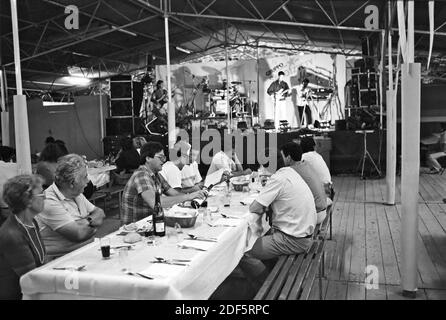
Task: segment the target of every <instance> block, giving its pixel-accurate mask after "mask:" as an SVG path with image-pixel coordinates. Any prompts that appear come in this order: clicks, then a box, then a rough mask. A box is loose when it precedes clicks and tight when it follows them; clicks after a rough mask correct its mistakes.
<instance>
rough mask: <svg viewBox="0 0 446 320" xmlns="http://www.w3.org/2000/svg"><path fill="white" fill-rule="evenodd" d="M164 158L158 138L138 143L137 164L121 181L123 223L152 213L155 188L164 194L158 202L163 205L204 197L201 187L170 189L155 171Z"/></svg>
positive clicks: (158, 170)
mask: <svg viewBox="0 0 446 320" xmlns="http://www.w3.org/2000/svg"><path fill="white" fill-rule="evenodd" d="M165 161H166V156H165V155H164V148H163V146H162V145H161V144H160V143H159V142H148V143H146V144H145V145H143V146H142V148H141V166H140V167H139V168H138V169H137V170H136V171H135V172H134V173H133V175H132V177H131V178H130V180H129V181H128V182H127V184H126V185H125V187H124V191H123V195H122V210H121V222H122V223H123V224H128V223H132V222H136V221H138V220H141V219H143V218H145V217H147V216H149V215H150V214H152V213H153V208H154V206H155V193H156V191H157V190H159V191H161V193H162V194H163V195H164V196H162V197H161V206H162V207H164V208H168V207H171V206H173V205H175V204H178V203H181V202H184V201H188V200H192V199H196V198H201V199H204V197H205V193H204V191H195V192H192V193H188V194H184V193H181V192H179V191H177V190H175V189H173V188H172V187H171V186H170V185H169V184H168V183H167V182H166V180H165V179H164V178H163V177H162V176H161V175H160V174H159V172H160V171H161V170H162V166H163V163H164V162H165ZM180 179H181V178H180Z"/></svg>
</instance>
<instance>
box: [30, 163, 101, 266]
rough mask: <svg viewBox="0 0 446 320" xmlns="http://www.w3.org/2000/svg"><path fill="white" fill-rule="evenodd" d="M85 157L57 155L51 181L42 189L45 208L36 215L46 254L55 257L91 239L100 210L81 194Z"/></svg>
mask: <svg viewBox="0 0 446 320" xmlns="http://www.w3.org/2000/svg"><path fill="white" fill-rule="evenodd" d="M88 181H89V179H88V175H87V166H86V163H85V160H84V159H83V158H82V157H81V156H79V155H77V154H68V155H66V156H63V157H61V158H59V160H58V162H57V167H56V173H55V177H54V183H53V184H52V185H50V186H49V187H48V188H47V189H46V190H45V197H46V199H45V207H44V209H43V212H42V213H40V214H39V215H37V217H36V220H37V222H38V224H39V227H40V233H41V235H42V239H43V242H44V244H45V247H46V250H47V255H48V256H49V257H50V258H57V257H60V256H62V255H64V254H67V253H69V252H71V251H73V250H75V249H77V248H79V247H81V246H83V245H85V244H86V243H88V242H90V241H91V240H92V239H93V236H94V234H95V233H96V231H97V228H98V227H99V226H101V225H102V222H103V220H104V218H105V214H104V211H103V210H102V209H100V208H98V207H96V206H94V205H93V204H92V203H90V202H89V201H88V200H87V198H85V196H84V195H83V194H82V192H83V191H84V188H85V187H86V185H87V184H88Z"/></svg>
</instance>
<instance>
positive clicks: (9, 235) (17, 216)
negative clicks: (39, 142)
mask: <svg viewBox="0 0 446 320" xmlns="http://www.w3.org/2000/svg"><path fill="white" fill-rule="evenodd" d="M42 191H43V189H42V179H41V178H40V177H38V176H35V175H33V176H31V175H20V176H16V177H13V178H11V179H9V180H8V181H7V182H6V183H5V185H4V189H3V199H4V200H5V202H6V203H7V204H8V206H9V208H10V209H11V212H12V214H10V215H9V217H8V219H7V220H6V221H5V223H4V224H3V225H2V226H1V228H0V283H1V285H0V300H4V299H21V296H22V293H21V290H20V284H19V279H20V277H21V276H22V275H23V274H25V273H27V272H28V271H30V270H32V269H34V268H36V267H39V266H41V265H42V264H43V263H44V262H45V254H46V253H45V247H44V245H43V242H42V239H41V237H40V233H39V227H38V225H37V223H36V221H35V220H34V217H35V216H36V215H37V214H38V213H39V212H41V211H42V210H43V206H44V199H45V194H44V193H43V192H42Z"/></svg>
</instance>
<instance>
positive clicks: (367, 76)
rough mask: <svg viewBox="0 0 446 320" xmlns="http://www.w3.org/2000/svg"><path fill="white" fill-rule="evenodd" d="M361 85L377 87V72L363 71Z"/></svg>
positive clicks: (369, 87) (367, 87) (364, 87)
mask: <svg viewBox="0 0 446 320" xmlns="http://www.w3.org/2000/svg"><path fill="white" fill-rule="evenodd" d="M359 85H360V88H362V89H375V88H376V74H375V73H372V72H370V73H361V74H360V75H359Z"/></svg>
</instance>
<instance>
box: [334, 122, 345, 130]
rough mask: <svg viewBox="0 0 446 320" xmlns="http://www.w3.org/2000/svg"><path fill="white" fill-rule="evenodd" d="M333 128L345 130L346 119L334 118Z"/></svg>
mask: <svg viewBox="0 0 446 320" xmlns="http://www.w3.org/2000/svg"><path fill="white" fill-rule="evenodd" d="M335 130H336V131H340V130H347V121H346V120H343V119H341V120H335Z"/></svg>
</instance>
